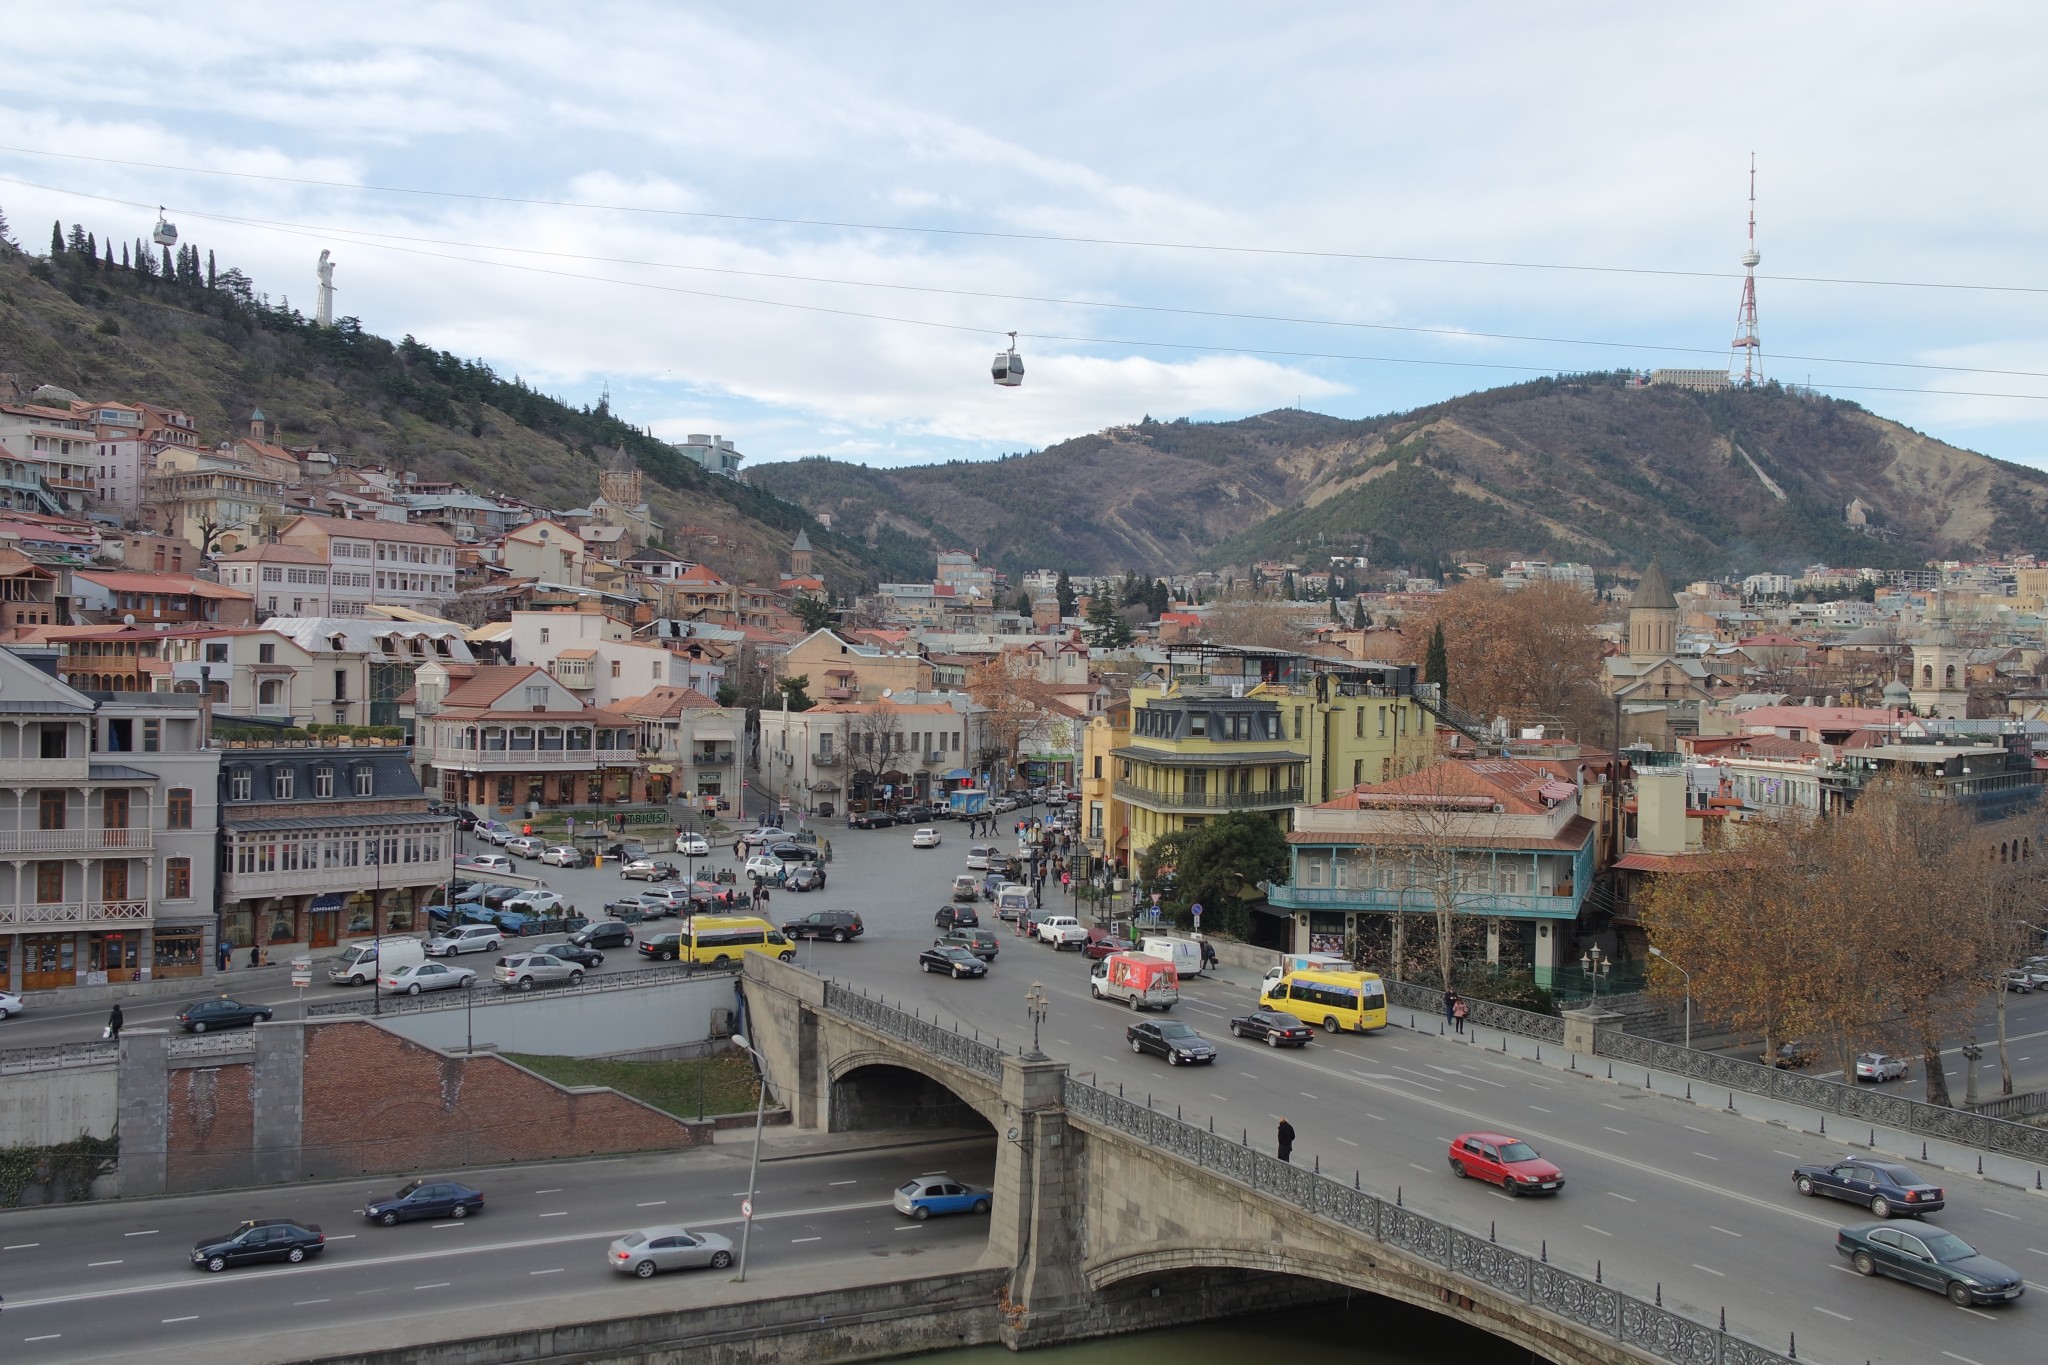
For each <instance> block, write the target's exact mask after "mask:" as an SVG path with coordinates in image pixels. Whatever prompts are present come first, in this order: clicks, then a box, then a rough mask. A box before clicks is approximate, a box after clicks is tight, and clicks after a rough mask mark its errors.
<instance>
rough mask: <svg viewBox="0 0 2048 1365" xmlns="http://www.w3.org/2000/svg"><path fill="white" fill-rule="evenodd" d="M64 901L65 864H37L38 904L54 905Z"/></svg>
mask: <svg viewBox="0 0 2048 1365" xmlns="http://www.w3.org/2000/svg"><path fill="white" fill-rule="evenodd" d="M63 899H64V864H62V863H37V864H36V904H37V905H53V904H55V903H56V902H58V901H61V900H63Z"/></svg>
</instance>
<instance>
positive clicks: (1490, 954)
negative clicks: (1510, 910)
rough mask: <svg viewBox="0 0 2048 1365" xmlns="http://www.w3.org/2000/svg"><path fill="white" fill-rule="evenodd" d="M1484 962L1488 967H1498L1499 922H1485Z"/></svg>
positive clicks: (1495, 920)
mask: <svg viewBox="0 0 2048 1365" xmlns="http://www.w3.org/2000/svg"><path fill="white" fill-rule="evenodd" d="M1486 961H1487V965H1488V966H1492V967H1498V966H1499V965H1500V921H1499V920H1497V919H1490V920H1488V921H1486Z"/></svg>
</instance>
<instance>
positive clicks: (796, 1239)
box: [789, 1237, 825, 1246]
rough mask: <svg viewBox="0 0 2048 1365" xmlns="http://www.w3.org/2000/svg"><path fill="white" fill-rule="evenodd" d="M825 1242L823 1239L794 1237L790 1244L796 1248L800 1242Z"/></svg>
mask: <svg viewBox="0 0 2048 1365" xmlns="http://www.w3.org/2000/svg"><path fill="white" fill-rule="evenodd" d="M824 1240H825V1239H824V1238H822V1237H792V1238H790V1239H789V1242H790V1245H791V1246H794V1245H796V1244H797V1243H798V1242H822V1241H824Z"/></svg>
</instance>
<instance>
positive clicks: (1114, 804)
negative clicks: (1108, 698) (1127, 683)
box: [1079, 697, 1131, 875]
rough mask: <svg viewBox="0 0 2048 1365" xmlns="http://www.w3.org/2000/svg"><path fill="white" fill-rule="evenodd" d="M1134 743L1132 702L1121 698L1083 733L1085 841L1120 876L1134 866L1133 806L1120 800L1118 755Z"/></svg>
mask: <svg viewBox="0 0 2048 1365" xmlns="http://www.w3.org/2000/svg"><path fill="white" fill-rule="evenodd" d="M1130 742H1131V702H1130V698H1129V697H1123V698H1119V699H1118V700H1116V701H1112V702H1111V703H1109V705H1107V706H1105V707H1103V708H1102V710H1101V711H1099V712H1097V713H1096V714H1095V715H1094V716H1092V717H1090V718H1089V721H1088V724H1087V726H1086V728H1085V729H1084V730H1083V731H1082V734H1081V773H1080V779H1081V780H1080V783H1079V787H1080V791H1081V840H1082V842H1083V843H1084V844H1086V845H1087V848H1088V851H1089V852H1090V853H1092V854H1093V855H1095V856H1096V857H1097V858H1100V859H1101V860H1102V861H1104V862H1106V863H1108V864H1109V865H1110V866H1111V867H1112V868H1114V869H1115V870H1116V872H1117V874H1118V875H1127V870H1128V869H1129V868H1130V866H1131V836H1130V822H1129V815H1130V807H1128V806H1127V805H1125V804H1124V803H1123V802H1122V801H1120V800H1118V799H1117V795H1116V773H1117V759H1116V757H1115V752H1116V750H1118V749H1121V748H1124V747H1126V746H1127V745H1129V744H1130Z"/></svg>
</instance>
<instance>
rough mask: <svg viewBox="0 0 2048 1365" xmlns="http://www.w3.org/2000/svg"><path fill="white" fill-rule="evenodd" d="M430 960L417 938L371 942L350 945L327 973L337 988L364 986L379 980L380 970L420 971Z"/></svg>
mask: <svg viewBox="0 0 2048 1365" xmlns="http://www.w3.org/2000/svg"><path fill="white" fill-rule="evenodd" d="M426 960H427V945H426V944H425V943H423V942H421V941H420V940H419V939H416V938H387V939H382V940H379V939H374V938H373V939H370V940H368V941H367V942H364V943H351V944H350V945H349V946H348V948H347V949H346V951H344V952H343V953H342V955H341V956H340V957H338V958H336V959H334V965H333V966H332V967H329V968H328V969H327V979H328V980H329V981H332V982H333V983H334V984H335V985H337V986H364V985H368V984H369V983H370V982H371V981H373V980H375V979H376V976H377V973H378V971H379V970H382V971H383V972H385V973H387V974H389V973H391V972H395V971H397V970H398V969H399V968H400V967H417V966H419V965H420V964H421V963H422V962H425V961H426Z"/></svg>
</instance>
